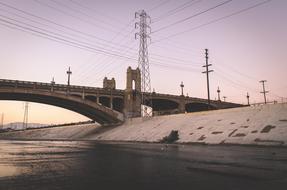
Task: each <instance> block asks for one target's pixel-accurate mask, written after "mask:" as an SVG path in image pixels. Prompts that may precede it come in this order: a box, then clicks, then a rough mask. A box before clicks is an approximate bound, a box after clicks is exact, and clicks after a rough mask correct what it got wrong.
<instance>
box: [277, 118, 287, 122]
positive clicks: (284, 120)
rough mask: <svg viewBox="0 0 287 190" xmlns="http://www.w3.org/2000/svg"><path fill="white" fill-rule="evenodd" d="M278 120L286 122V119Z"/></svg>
mask: <svg viewBox="0 0 287 190" xmlns="http://www.w3.org/2000/svg"><path fill="white" fill-rule="evenodd" d="M279 121H282V122H287V119H279Z"/></svg>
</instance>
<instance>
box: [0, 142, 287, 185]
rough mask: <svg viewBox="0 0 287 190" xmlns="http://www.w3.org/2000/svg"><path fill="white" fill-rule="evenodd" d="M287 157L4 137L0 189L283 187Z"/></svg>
mask: <svg viewBox="0 0 287 190" xmlns="http://www.w3.org/2000/svg"><path fill="white" fill-rule="evenodd" d="M286 163H287V149H286V148H275V147H270V148H268V147H267V148H266V147H265V148H264V147H240V146H203V145H169V146H166V145H162V144H131V143H121V144H115V143H96V142H92V141H7V140H5V141H0V189H1V190H2V189H3V190H9V189H11V190H14V189H15V190H18V189H20V190H21V189H29V190H31V189H37V190H42V189H49V190H50V189H52V190H53V189H69V190H70V189H81V190H84V189H252V190H253V189H286V187H287V164H286ZM284 187H285V188H284Z"/></svg>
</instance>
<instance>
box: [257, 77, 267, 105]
mask: <svg viewBox="0 0 287 190" xmlns="http://www.w3.org/2000/svg"><path fill="white" fill-rule="evenodd" d="M259 82H261V83H262V87H263V91H262V92H261V93H262V94H263V95H264V103H265V104H266V103H267V100H266V94H267V93H268V92H269V91H266V90H265V82H267V81H266V80H261V81H259Z"/></svg>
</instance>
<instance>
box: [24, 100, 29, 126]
mask: <svg viewBox="0 0 287 190" xmlns="http://www.w3.org/2000/svg"><path fill="white" fill-rule="evenodd" d="M24 109H25V111H24V119H23V129H27V128H28V112H29V111H28V110H29V103H28V102H25V105H24Z"/></svg>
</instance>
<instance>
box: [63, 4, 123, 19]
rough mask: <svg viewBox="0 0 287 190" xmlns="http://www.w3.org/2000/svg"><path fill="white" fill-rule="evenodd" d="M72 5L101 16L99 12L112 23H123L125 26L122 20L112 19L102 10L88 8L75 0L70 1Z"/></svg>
mask: <svg viewBox="0 0 287 190" xmlns="http://www.w3.org/2000/svg"><path fill="white" fill-rule="evenodd" d="M69 1H70V3H72V4H74V5H77V6H78V7H81V8H82V9H85V10H88V11H90V12H92V13H93V14H95V13H96V14H99V12H101V14H103V16H104V17H105V18H109V19H110V20H111V21H113V22H115V23H119V22H120V23H122V24H125V23H124V22H122V21H121V20H119V19H118V18H117V17H111V16H110V15H108V14H104V13H103V12H102V11H101V10H99V9H93V8H92V7H91V6H86V5H85V4H84V3H80V2H78V1H75V0H69Z"/></svg>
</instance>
